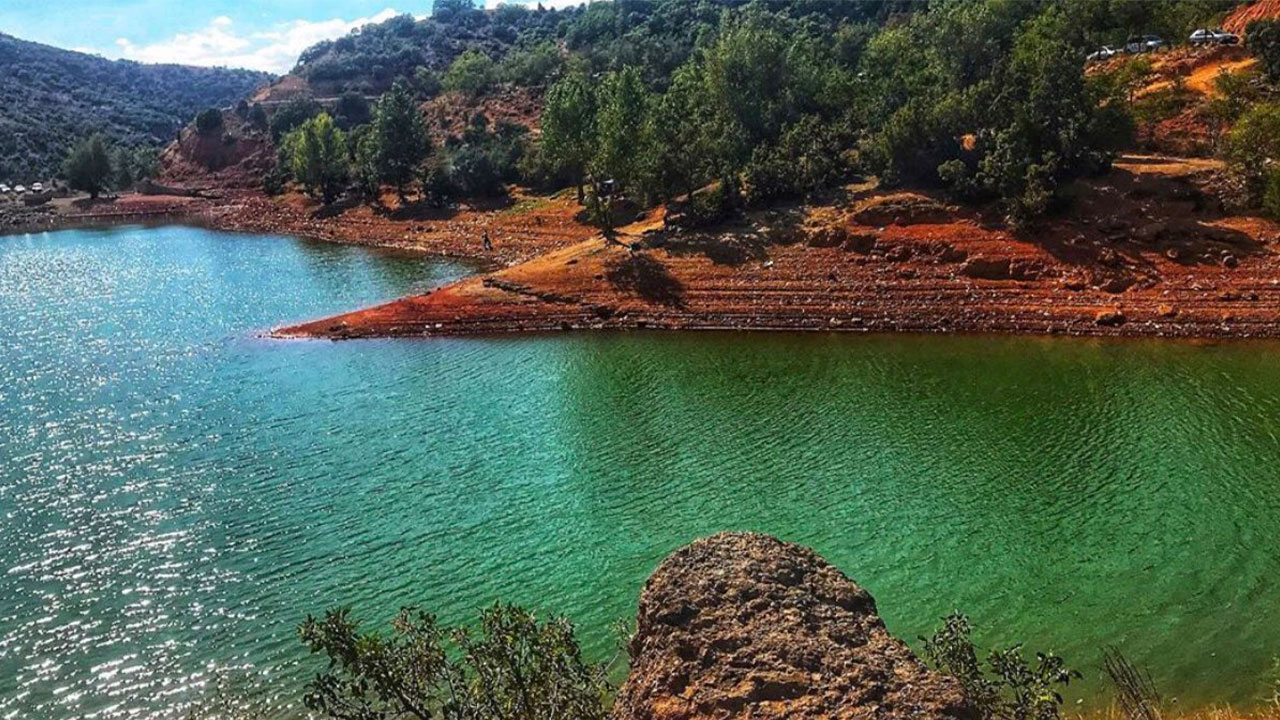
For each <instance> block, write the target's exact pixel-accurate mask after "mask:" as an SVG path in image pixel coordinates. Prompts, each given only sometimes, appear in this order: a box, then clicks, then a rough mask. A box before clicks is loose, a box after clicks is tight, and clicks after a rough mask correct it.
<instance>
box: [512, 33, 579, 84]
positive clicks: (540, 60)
mask: <svg viewBox="0 0 1280 720" xmlns="http://www.w3.org/2000/svg"><path fill="white" fill-rule="evenodd" d="M563 65H564V58H563V57H562V56H561V54H560V48H559V47H557V46H556V44H555V43H552V42H545V43H540V44H538V45H535V46H533V47H531V48H526V49H517V50H512V51H511V52H509V53H507V56H506V57H505V58H503V59H502V65H501V68H500V73H501V75H502V79H503V80H504V81H506V82H509V83H515V84H516V85H525V86H540V85H544V84H546V83H547V82H548V81H550V80H551V79H552V78H553V77H554V76H555V75H556V74H557V72H559V70H560V68H561V67H562V66H563Z"/></svg>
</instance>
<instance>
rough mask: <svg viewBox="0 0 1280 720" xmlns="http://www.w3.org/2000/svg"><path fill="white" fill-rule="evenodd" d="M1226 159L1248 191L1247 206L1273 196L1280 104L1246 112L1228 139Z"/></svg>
mask: <svg viewBox="0 0 1280 720" xmlns="http://www.w3.org/2000/svg"><path fill="white" fill-rule="evenodd" d="M1223 155H1224V157H1225V158H1226V161H1227V167H1228V169H1229V170H1230V172H1231V174H1232V175H1233V176H1234V177H1235V178H1236V179H1237V180H1238V182H1239V184H1240V185H1241V187H1243V189H1244V193H1245V195H1246V197H1244V198H1242V199H1241V201H1242V202H1243V203H1244V204H1256V203H1258V202H1261V201H1263V200H1264V199H1265V197H1266V196H1267V195H1270V194H1272V192H1273V191H1272V186H1273V185H1274V184H1275V182H1276V177H1275V173H1274V170H1273V168H1274V166H1275V163H1276V161H1277V159H1280V104H1277V103H1262V104H1258V105H1255V106H1253V107H1252V108H1251V109H1250V110H1249V111H1248V112H1246V113H1245V114H1244V116H1243V117H1241V118H1240V121H1239V122H1237V123H1236V126H1235V128H1233V129H1232V130H1231V133H1230V134H1229V135H1228V136H1227V138H1226V142H1225V145H1224V148H1223ZM1275 192H1277V193H1280V190H1276V191H1275ZM1277 207H1278V208H1280V203H1277ZM1270 209H1271V208H1268V210H1270ZM1275 217H1280V214H1277V215H1275Z"/></svg>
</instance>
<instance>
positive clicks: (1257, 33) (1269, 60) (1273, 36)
mask: <svg viewBox="0 0 1280 720" xmlns="http://www.w3.org/2000/svg"><path fill="white" fill-rule="evenodd" d="M1244 37H1245V44H1246V45H1248V46H1249V48H1250V49H1251V50H1253V52H1254V54H1255V55H1257V56H1258V58H1259V59H1260V60H1261V61H1262V69H1263V71H1265V72H1266V74H1267V78H1268V79H1270V80H1271V82H1280V20H1254V21H1253V22H1251V23H1249V26H1248V27H1246V28H1245V31H1244Z"/></svg>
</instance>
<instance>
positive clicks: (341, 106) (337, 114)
mask: <svg viewBox="0 0 1280 720" xmlns="http://www.w3.org/2000/svg"><path fill="white" fill-rule="evenodd" d="M333 115H334V119H335V120H337V121H338V125H339V126H340V127H341V128H342V129H343V130H348V131H349V130H351V128H354V127H356V126H357V125H364V124H365V123H367V122H369V119H370V118H371V117H372V110H371V109H370V108H369V101H368V100H366V99H365V98H364V95H361V94H360V93H358V92H355V91H353V90H348V91H347V92H344V93H342V95H340V96H339V97H338V102H337V103H335V104H334V107H333Z"/></svg>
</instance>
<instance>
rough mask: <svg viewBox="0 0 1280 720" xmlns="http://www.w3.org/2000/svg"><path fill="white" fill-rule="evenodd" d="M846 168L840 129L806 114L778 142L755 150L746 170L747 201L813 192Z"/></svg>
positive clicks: (756, 201)
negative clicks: (836, 130)
mask: <svg viewBox="0 0 1280 720" xmlns="http://www.w3.org/2000/svg"><path fill="white" fill-rule="evenodd" d="M844 170H845V168H844V166H843V163H842V162H841V154H840V139H839V137H837V135H836V132H835V131H834V130H833V129H832V128H831V127H830V126H829V125H827V124H825V123H823V122H822V121H821V120H820V119H819V118H817V117H816V116H813V115H806V116H805V117H803V118H801V119H800V121H799V122H797V123H795V124H793V125H791V126H790V127H788V128H787V129H786V130H785V131H784V132H783V134H782V137H781V138H780V139H779V141H778V143H777V144H768V145H761V146H759V147H757V148H756V149H755V151H754V152H753V153H752V155H751V162H750V163H748V164H747V167H746V170H745V172H744V176H745V180H746V194H747V201H748V202H750V203H757V204H758V203H763V202H766V201H769V200H774V199H777V198H784V197H791V196H797V195H805V194H808V193H812V192H815V191H817V190H820V189H822V188H823V187H826V186H828V185H830V184H832V183H833V182H835V181H836V180H837V179H839V177H840V175H841V174H842V173H843V171H844Z"/></svg>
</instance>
